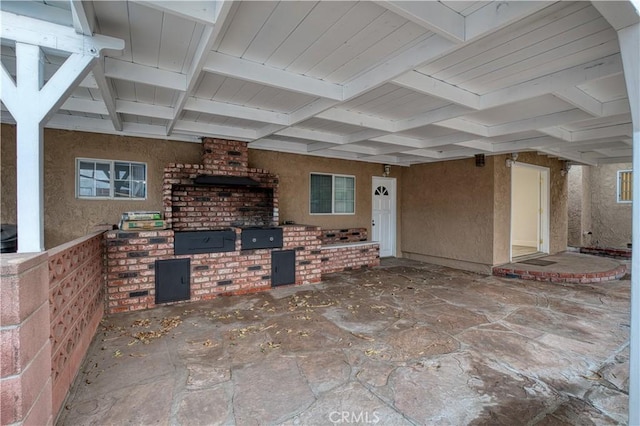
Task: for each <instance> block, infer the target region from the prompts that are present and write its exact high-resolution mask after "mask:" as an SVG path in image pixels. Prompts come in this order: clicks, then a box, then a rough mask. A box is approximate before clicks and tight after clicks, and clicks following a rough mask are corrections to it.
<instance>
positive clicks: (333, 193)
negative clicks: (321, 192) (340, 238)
mask: <svg viewBox="0 0 640 426" xmlns="http://www.w3.org/2000/svg"><path fill="white" fill-rule="evenodd" d="M312 175H321V176H331V213H312V212H311V176H312ZM336 177H344V178H351V179H353V213H336ZM309 214H310V215H311V216H353V215H355V214H356V177H355V176H353V175H342V174H336V173H323V172H311V173H309Z"/></svg>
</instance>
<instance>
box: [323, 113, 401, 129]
mask: <svg viewBox="0 0 640 426" xmlns="http://www.w3.org/2000/svg"><path fill="white" fill-rule="evenodd" d="M316 118H321V119H323V120H329V121H335V122H336V123H343V124H351V125H353V126H360V127H368V128H370V129H375V130H381V131H384V132H393V131H395V126H394V122H393V121H391V120H385V119H383V118H379V117H374V116H372V115H367V114H362V113H359V112H354V111H349V110H346V109H341V108H331V109H328V110H326V111H324V112H321V113H320V114H317V115H316Z"/></svg>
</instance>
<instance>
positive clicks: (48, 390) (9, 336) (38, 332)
mask: <svg viewBox="0 0 640 426" xmlns="http://www.w3.org/2000/svg"><path fill="white" fill-rule="evenodd" d="M47 257H48V256H47V253H38V254H33V253H31V254H29V253H28V254H10V255H6V254H3V255H2V257H0V278H1V281H2V285H1V286H0V301H1V303H2V306H1V308H0V349H1V351H0V390H1V398H0V424H3V425H6V424H34V425H44V424H51V423H52V422H53V413H54V411H53V409H52V381H51V343H50V340H49V330H50V319H49V279H48V273H47V271H48V263H47Z"/></svg>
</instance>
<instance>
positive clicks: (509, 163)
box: [505, 152, 518, 167]
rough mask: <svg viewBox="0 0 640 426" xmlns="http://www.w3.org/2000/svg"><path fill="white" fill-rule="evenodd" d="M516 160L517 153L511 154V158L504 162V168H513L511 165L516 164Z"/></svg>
mask: <svg viewBox="0 0 640 426" xmlns="http://www.w3.org/2000/svg"><path fill="white" fill-rule="evenodd" d="M517 159H518V153H517V152H512V153H511V158H507V161H506V162H505V166H507V167H511V166H513V164H514V163H515V162H516V160H517Z"/></svg>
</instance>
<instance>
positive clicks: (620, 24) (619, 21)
mask: <svg viewBox="0 0 640 426" xmlns="http://www.w3.org/2000/svg"><path fill="white" fill-rule="evenodd" d="M591 4H593V6H594V7H595V8H596V9H597V10H598V12H600V14H601V15H602V16H603V17H604V19H606V20H607V22H609V24H610V25H611V26H612V27H613V29H614V30H616V31H618V30H621V29H623V28H626V27H629V26H631V25H633V24H637V23H638V22H640V17H639V16H638V8H640V6H638V5H637V4H636V5H635V6H634V4H633V1H592V2H591Z"/></svg>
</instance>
